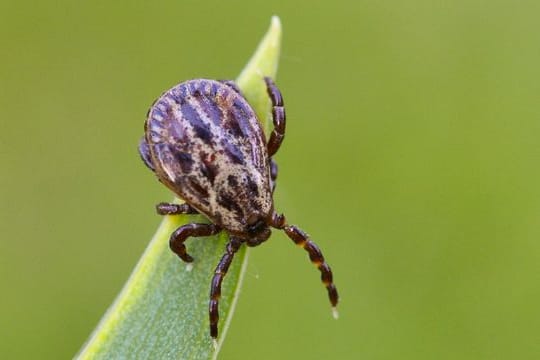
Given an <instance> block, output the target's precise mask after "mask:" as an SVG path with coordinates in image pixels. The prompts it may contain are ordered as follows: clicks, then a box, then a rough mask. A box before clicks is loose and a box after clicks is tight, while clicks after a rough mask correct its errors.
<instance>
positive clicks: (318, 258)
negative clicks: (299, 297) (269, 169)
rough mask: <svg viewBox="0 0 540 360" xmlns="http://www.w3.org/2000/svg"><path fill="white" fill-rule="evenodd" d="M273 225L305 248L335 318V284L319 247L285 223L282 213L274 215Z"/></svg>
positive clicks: (336, 298) (336, 299)
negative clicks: (324, 288) (325, 292)
mask: <svg viewBox="0 0 540 360" xmlns="http://www.w3.org/2000/svg"><path fill="white" fill-rule="evenodd" d="M273 222H274V225H272V226H274V227H276V228H279V229H283V231H285V233H286V234H287V236H288V237H289V238H290V239H291V240H292V241H294V243H295V244H296V245H298V246H300V247H302V248H303V249H304V250H306V251H307V252H308V254H309V259H310V260H311V262H312V263H313V264H315V266H317V268H318V269H319V271H320V272H321V280H322V282H323V284H324V286H326V290H327V291H328V298H329V299H330V303H331V304H332V312H333V315H334V317H335V318H337V310H336V306H337V303H338V299H339V296H338V292H337V289H336V286H335V285H334V280H333V277H332V270H331V269H330V266H328V264H327V263H326V261H325V260H324V256H323V254H322V252H321V250H320V249H319V247H318V246H317V245H316V244H315V243H314V242H313V241H311V239H310V238H309V236H308V235H307V234H306V233H305V232H303V231H302V230H300V229H299V228H297V227H296V226H294V225H286V221H285V217H284V216H283V215H274V219H273Z"/></svg>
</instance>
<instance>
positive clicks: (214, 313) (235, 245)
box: [208, 237, 242, 341]
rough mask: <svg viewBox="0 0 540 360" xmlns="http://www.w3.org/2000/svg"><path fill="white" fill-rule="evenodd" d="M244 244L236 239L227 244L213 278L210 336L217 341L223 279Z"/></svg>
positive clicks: (232, 238) (209, 311)
mask: <svg viewBox="0 0 540 360" xmlns="http://www.w3.org/2000/svg"><path fill="white" fill-rule="evenodd" d="M240 245H242V242H241V241H240V240H238V239H236V238H234V237H231V240H230V241H229V243H228V244H227V248H226V249H225V254H224V255H223V257H222V258H221V260H220V261H219V263H218V265H217V267H216V270H215V271H214V277H213V278H212V286H211V288H210V303H209V304H208V314H209V317H210V336H211V337H212V338H213V339H214V341H215V340H216V338H217V336H218V326H217V325H218V320H219V298H220V297H221V283H222V282H223V278H224V277H225V275H226V274H227V271H228V270H229V266H231V262H232V260H233V257H234V254H235V253H236V252H237V251H238V249H239V248H240Z"/></svg>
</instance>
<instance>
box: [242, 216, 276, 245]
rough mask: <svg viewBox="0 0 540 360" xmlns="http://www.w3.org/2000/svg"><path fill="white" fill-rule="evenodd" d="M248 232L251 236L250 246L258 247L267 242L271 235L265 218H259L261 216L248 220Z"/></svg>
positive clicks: (251, 217)
mask: <svg viewBox="0 0 540 360" xmlns="http://www.w3.org/2000/svg"><path fill="white" fill-rule="evenodd" d="M246 230H247V231H246V232H247V234H248V236H249V238H248V240H247V243H248V245H252V246H255V245H258V244H260V243H262V242H264V241H266V240H267V239H268V238H269V237H270V234H271V231H270V228H269V227H268V224H266V221H265V219H264V217H262V216H259V214H254V215H251V216H250V217H249V218H248V220H247V226H246Z"/></svg>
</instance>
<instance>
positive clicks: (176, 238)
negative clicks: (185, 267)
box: [169, 224, 221, 263]
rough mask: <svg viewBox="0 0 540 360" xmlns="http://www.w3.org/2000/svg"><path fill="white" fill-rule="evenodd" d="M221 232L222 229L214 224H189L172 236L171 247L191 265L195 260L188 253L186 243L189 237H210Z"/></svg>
mask: <svg viewBox="0 0 540 360" xmlns="http://www.w3.org/2000/svg"><path fill="white" fill-rule="evenodd" d="M220 231H221V228H220V227H218V226H216V225H214V224H187V225H183V226H181V227H179V228H178V229H176V231H175V232H173V233H172V234H171V238H170V240H169V246H170V247H171V250H172V251H173V252H174V253H175V254H176V255H178V257H180V259H182V260H183V261H185V262H187V263H190V262H192V261H193V258H192V257H191V256H190V255H189V254H188V253H187V252H186V246H185V245H184V242H185V241H186V240H187V238H188V237H190V236H193V237H199V236H210V235H215V234H217V233H218V232H220Z"/></svg>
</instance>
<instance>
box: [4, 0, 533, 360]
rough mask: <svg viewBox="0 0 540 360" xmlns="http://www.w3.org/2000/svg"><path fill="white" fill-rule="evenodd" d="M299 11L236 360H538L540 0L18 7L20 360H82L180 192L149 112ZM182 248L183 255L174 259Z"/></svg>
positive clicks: (14, 347)
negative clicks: (157, 157) (161, 167)
mask: <svg viewBox="0 0 540 360" xmlns="http://www.w3.org/2000/svg"><path fill="white" fill-rule="evenodd" d="M273 14H278V15H280V17H281V20H282V23H283V27H284V39H283V41H284V42H283V52H282V60H281V64H280V71H279V75H278V84H279V86H280V88H281V89H282V91H283V93H284V96H285V101H286V104H287V111H288V123H287V127H288V133H287V139H286V141H285V143H284V146H283V148H282V150H281V151H280V153H279V155H278V156H277V159H278V161H279V165H280V175H279V180H280V181H279V185H278V188H277V193H276V204H277V206H278V208H279V209H280V210H282V211H284V212H285V213H286V214H287V216H288V217H289V219H291V220H292V221H293V222H295V223H297V224H299V225H301V226H302V227H303V228H304V229H305V230H306V231H308V232H309V233H310V234H311V235H312V237H313V239H314V240H315V241H317V242H318V244H319V245H320V246H321V248H322V249H323V250H324V253H325V255H326V257H327V259H328V260H329V262H330V264H331V265H332V267H333V269H334V273H335V280H336V283H337V285H338V287H339V290H340V293H341V296H342V303H341V305H340V311H341V318H340V319H339V321H334V320H332V318H331V316H330V310H329V307H328V304H327V299H326V295H325V292H324V289H323V288H322V286H321V285H320V282H319V279H318V277H319V275H318V273H317V272H316V270H315V269H314V268H313V267H312V266H311V265H310V264H309V261H308V260H307V259H306V257H305V254H304V253H303V252H301V251H300V250H298V249H297V248H296V247H295V246H293V245H292V243H291V242H290V241H289V240H287V239H286V238H285V237H284V236H283V235H281V234H275V235H274V237H273V239H272V241H269V242H267V243H266V244H264V246H261V247H259V248H257V249H254V251H252V252H251V257H250V264H249V268H248V273H247V279H246V281H245V284H244V287H243V292H242V296H241V298H240V301H239V304H238V307H237V313H236V315H235V318H234V320H233V322H232V326H231V329H230V332H229V334H228V339H227V341H226V342H225V345H224V348H223V352H222V354H221V355H222V357H221V358H223V359H538V358H540V310H539V305H538V304H539V303H540V271H539V270H540V186H539V183H540V171H539V163H540V106H539V100H540V25H539V22H538V19H539V17H540V3H539V2H538V1H497V0H495V1H494V0H491V1H487V0H486V1H481V0H461V1H422V0H414V1H397V0H395V1H385V0H377V1H374V0H362V1H343V0H336V1H331V2H330V1H324V2H323V1H313V0H310V1H307V0H306V1H297V2H292V1H250V2H244V1H236V0H229V1H217V0H215V1H214V0H209V1H204V2H201V1H194V0H175V1H172V0H168V1H162V0H159V1H152V2H149V1H146V2H143V1H113V2H111V1H103V0H97V1H66V0H58V1H29V2H23V1H20V2H17V1H6V0H2V1H0V114H1V117H0V164H1V170H0V174H1V175H0V239H1V241H0V358H2V359H65V358H71V357H72V356H73V355H74V354H75V353H76V352H77V351H78V350H79V348H80V346H81V345H82V344H83V342H84V341H85V340H86V339H87V337H88V335H89V334H90V332H91V330H92V329H93V328H94V327H95V325H96V323H97V322H98V320H99V319H100V317H101V315H102V314H103V313H104V311H105V309H106V308H107V307H108V306H109V304H110V303H111V302H112V301H113V299H114V298H115V296H116V294H117V293H118V291H119V290H120V288H121V286H122V285H123V283H124V282H125V280H126V279H127V277H128V275H129V274H130V272H131V270H132V268H133V267H134V265H135V264H136V262H137V259H138V258H139V256H140V255H141V253H142V252H143V250H144V248H145V246H146V245H147V243H148V241H149V239H150V237H151V235H152V234H153V232H154V230H155V228H156V227H157V224H158V222H159V221H160V219H159V217H157V216H156V215H155V214H154V211H153V206H154V204H155V203H156V202H158V201H162V200H167V199H169V198H170V197H171V195H170V193H169V192H168V191H167V190H166V189H165V188H164V187H163V186H161V185H160V184H159V183H158V182H157V181H155V179H154V178H153V176H152V175H151V173H150V172H149V171H148V170H147V169H146V168H145V167H144V166H143V164H142V163H141V161H140V160H139V157H138V154H137V151H136V147H137V142H138V140H139V137H140V136H141V134H142V126H143V122H144V119H145V113H146V110H147V108H148V106H149V105H150V104H151V102H152V101H153V100H154V98H155V97H156V96H157V95H159V94H160V93H161V92H162V91H163V90H165V89H167V88H169V87H171V86H172V85H174V84H176V83H178V82H180V81H182V80H184V79H188V78H196V77H209V78H234V77H236V75H237V74H238V72H239V70H240V69H241V68H242V67H243V65H244V63H245V62H246V60H247V59H248V57H249V56H250V55H251V53H252V51H253V49H254V47H255V45H256V44H257V42H258V40H259V38H260V37H261V36H262V34H263V33H264V32H265V30H266V29H267V26H268V24H269V21H270V16H271V15H273ZM171 256H172V255H171Z"/></svg>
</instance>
